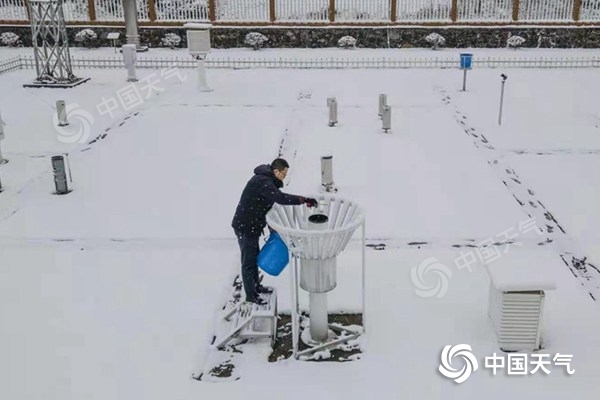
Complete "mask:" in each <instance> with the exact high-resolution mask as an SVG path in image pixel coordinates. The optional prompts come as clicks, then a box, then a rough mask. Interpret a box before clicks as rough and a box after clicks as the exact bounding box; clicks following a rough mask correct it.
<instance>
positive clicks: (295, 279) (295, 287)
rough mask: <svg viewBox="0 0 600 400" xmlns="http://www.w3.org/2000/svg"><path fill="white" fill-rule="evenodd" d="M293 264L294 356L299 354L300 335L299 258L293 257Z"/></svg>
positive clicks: (291, 278)
mask: <svg viewBox="0 0 600 400" xmlns="http://www.w3.org/2000/svg"><path fill="white" fill-rule="evenodd" d="M292 258H293V261H294V262H293V263H292V268H291V270H290V281H291V286H292V307H291V308H292V313H291V314H292V348H293V353H294V356H296V354H297V353H298V336H299V335H300V332H299V330H300V329H299V328H300V327H299V326H298V272H297V271H298V258H297V257H295V256H292Z"/></svg>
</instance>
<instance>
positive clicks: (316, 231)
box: [267, 194, 364, 355]
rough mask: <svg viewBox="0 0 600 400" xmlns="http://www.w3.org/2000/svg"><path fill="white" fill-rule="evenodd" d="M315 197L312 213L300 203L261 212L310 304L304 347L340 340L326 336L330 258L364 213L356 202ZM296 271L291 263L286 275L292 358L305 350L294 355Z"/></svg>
mask: <svg viewBox="0 0 600 400" xmlns="http://www.w3.org/2000/svg"><path fill="white" fill-rule="evenodd" d="M315 198H316V199H317V200H318V201H319V206H318V208H317V209H316V210H313V209H309V208H308V207H306V206H305V205H298V206H281V205H279V204H275V205H274V206H273V208H272V209H271V211H269V213H268V214H267V223H268V224H269V226H271V227H272V228H273V229H274V230H275V231H277V232H278V233H279V235H280V236H281V238H282V239H283V240H284V242H285V243H286V245H287V247H288V249H289V250H290V252H291V254H292V256H293V257H294V259H295V260H296V261H298V260H299V261H300V282H299V286H300V288H302V289H304V290H305V291H307V292H309V302H310V304H309V316H310V324H309V325H310V328H309V332H310V335H309V336H310V337H309V338H307V340H304V338H305V337H306V336H307V335H306V333H307V332H306V331H305V332H304V334H303V335H302V338H303V341H304V343H305V344H307V345H308V346H310V347H312V348H313V349H320V348H323V347H324V346H327V345H328V344H331V343H338V344H339V343H340V341H342V342H343V341H345V340H346V339H345V338H344V337H343V338H341V339H340V338H338V339H335V334H334V333H333V332H332V329H333V328H334V326H332V325H331V326H330V325H329V324H328V313H327V293H328V292H330V291H332V290H333V289H335V287H336V286H337V272H336V271H337V262H336V257H337V256H338V254H340V253H341V252H342V251H343V250H344V249H345V247H346V245H347V244H348V242H349V241H350V239H351V237H352V235H353V233H354V232H355V230H356V229H357V228H358V227H359V226H361V225H363V223H364V213H363V210H362V208H361V207H360V206H358V205H357V204H356V203H354V202H352V201H349V200H347V199H343V198H340V197H337V196H334V195H330V194H321V195H318V196H315ZM363 236H364V225H363ZM363 241H364V238H363ZM363 251H364V248H363ZM296 268H297V265H296V264H294V269H293V271H292V272H291V276H292V283H293V284H292V289H293V290H292V291H293V293H292V303H296V307H292V334H293V346H294V355H298V354H302V353H304V352H306V350H305V351H303V352H301V353H297V337H298V330H299V322H298V318H299V317H298V315H299V312H298V294H297V288H298V282H297V273H296ZM363 272H364V257H363ZM363 277H364V275H363ZM363 315H364V282H363ZM329 328H331V329H329ZM346 333H348V332H346ZM359 335H360V333H356V332H352V333H351V334H350V336H348V337H352V338H356V337H358V336H359ZM348 340H349V339H348ZM308 351H311V350H308Z"/></svg>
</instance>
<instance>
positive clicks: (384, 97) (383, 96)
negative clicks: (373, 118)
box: [377, 94, 387, 117]
mask: <svg viewBox="0 0 600 400" xmlns="http://www.w3.org/2000/svg"><path fill="white" fill-rule="evenodd" d="M385 106H387V94H380V95H379V112H378V114H377V115H379V117H381V116H382V115H383V107H385Z"/></svg>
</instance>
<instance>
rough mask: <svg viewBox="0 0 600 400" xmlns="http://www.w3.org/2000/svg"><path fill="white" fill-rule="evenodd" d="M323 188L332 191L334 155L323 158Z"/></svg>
mask: <svg viewBox="0 0 600 400" xmlns="http://www.w3.org/2000/svg"><path fill="white" fill-rule="evenodd" d="M321 186H322V187H323V188H324V189H325V190H326V191H330V190H331V189H332V188H333V186H334V183H333V155H331V154H327V155H325V156H322V157H321Z"/></svg>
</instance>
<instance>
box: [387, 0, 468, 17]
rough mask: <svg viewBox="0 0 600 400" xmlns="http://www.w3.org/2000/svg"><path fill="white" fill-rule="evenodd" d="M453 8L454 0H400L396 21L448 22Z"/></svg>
mask: <svg viewBox="0 0 600 400" xmlns="http://www.w3.org/2000/svg"><path fill="white" fill-rule="evenodd" d="M463 1H469V0H463ZM451 8H452V0H398V5H397V10H398V11H397V13H396V15H397V16H396V20H397V21H400V22H403V21H405V22H435V21H441V22H448V21H450V11H451Z"/></svg>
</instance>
